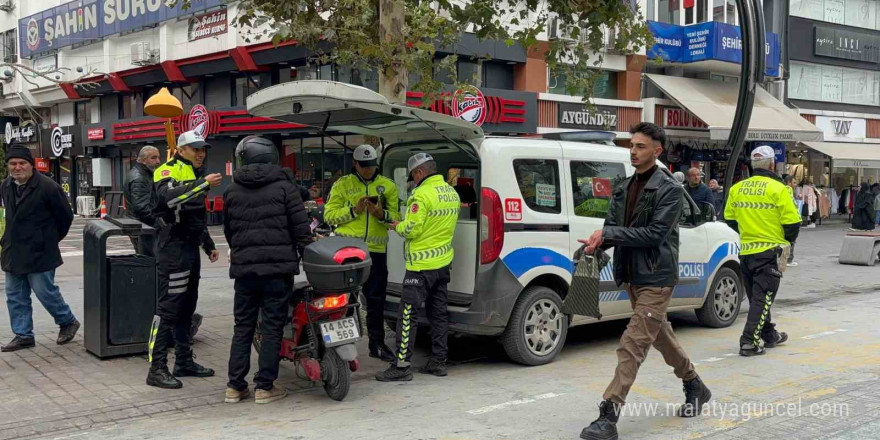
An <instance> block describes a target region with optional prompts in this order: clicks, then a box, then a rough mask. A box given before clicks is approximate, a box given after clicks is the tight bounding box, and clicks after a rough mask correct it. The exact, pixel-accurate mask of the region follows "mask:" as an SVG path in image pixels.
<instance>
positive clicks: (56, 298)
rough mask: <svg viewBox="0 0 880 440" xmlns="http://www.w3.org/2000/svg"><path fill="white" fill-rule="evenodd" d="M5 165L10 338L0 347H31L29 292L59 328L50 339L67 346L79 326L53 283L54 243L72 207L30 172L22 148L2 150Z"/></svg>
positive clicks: (0, 257)
mask: <svg viewBox="0 0 880 440" xmlns="http://www.w3.org/2000/svg"><path fill="white" fill-rule="evenodd" d="M6 165H7V166H8V168H9V177H7V178H6V179H4V180H3V183H0V196H2V199H3V206H4V207H5V208H6V230H5V231H4V232H3V237H2V239H0V246H2V247H3V250H2V252H0V262H2V268H3V272H5V274H6V307H7V309H8V310H9V322H10V324H11V326H12V332H13V333H14V334H15V337H13V338H12V341H10V342H9V343H8V344H6V345H4V346H2V347H0V351H4V352H8V351H16V350H21V349H24V348H32V347H33V346H34V344H35V342H34V319H33V308H32V306H31V291H33V292H34V294H36V296H37V299H38V300H39V301H40V303H41V304H42V305H43V307H44V308H45V309H46V311H47V312H49V314H50V315H52V318H54V319H55V324H57V325H58V326H59V327H60V328H61V330H60V331H59V332H58V339H57V340H56V341H55V342H56V343H57V344H58V345H63V344H67V343H68V342H70V341H72V340H73V338H74V336H76V332H77V331H78V330H79V327H80V324H79V321H77V319H76V316H74V315H73V312H72V311H71V310H70V306H68V305H67V303H66V302H65V301H64V297H63V296H61V290H60V289H59V288H58V286H57V285H56V284H55V269H57V268H58V266H61V265H62V264H64V261H62V259H61V249H60V248H59V247H58V243H59V242H60V241H61V240H63V239H64V237H65V236H67V232H68V231H69V230H70V225H71V223H73V211H72V210H71V209H70V203H68V201H67V196H65V195H64V191H63V190H62V189H61V186H59V185H58V184H57V183H55V182H53V181H52V179H50V178H48V177H46V176H44V175H42V174H40V173H39V172H35V171H34V158H33V156H32V155H31V150H29V149H28V148H27V147H24V146H20V145H16V144H11V145H10V146H9V147H8V148H7V150H6Z"/></svg>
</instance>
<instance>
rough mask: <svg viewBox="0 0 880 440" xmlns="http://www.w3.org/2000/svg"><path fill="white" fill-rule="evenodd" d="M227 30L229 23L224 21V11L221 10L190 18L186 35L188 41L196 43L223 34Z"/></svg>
mask: <svg viewBox="0 0 880 440" xmlns="http://www.w3.org/2000/svg"><path fill="white" fill-rule="evenodd" d="M227 30H229V22H228V21H227V19H226V9H221V10H219V11H214V12H209V13H207V14H202V15H196V16H195V17H193V18H190V19H189V30H188V32H187V35H188V36H189V41H196V40H201V39H202V38H210V37H216V36H217V35H222V34H225V33H226V31H227Z"/></svg>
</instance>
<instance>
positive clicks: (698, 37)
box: [648, 21, 780, 76]
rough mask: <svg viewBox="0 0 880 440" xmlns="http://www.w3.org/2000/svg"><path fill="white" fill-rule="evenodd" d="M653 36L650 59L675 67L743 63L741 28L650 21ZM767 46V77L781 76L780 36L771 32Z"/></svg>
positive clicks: (727, 25) (718, 24)
mask: <svg viewBox="0 0 880 440" xmlns="http://www.w3.org/2000/svg"><path fill="white" fill-rule="evenodd" d="M648 30H650V31H651V33H652V34H653V35H654V42H655V43H654V46H652V47H651V49H650V50H648V57H649V58H660V59H662V60H664V61H669V62H673V63H694V62H698V61H707V60H719V61H727V62H731V63H737V64H739V63H742V32H741V31H740V28H739V27H738V26H733V25H730V24H727V23H721V22H716V21H710V22H705V23H699V24H693V25H690V26H677V25H672V24H666V23H659V22H655V21H648ZM764 41H765V43H764V62H765V67H766V69H765V71H764V72H765V73H766V74H767V75H768V76H779V60H780V44H779V35H777V34H774V33H772V32H768V33H767V34H766V36H765V40H764Z"/></svg>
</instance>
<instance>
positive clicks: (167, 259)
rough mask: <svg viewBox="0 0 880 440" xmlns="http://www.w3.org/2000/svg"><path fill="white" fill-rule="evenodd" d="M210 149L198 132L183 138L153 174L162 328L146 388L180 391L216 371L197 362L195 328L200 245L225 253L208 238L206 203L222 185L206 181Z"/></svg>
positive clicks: (153, 345)
mask: <svg viewBox="0 0 880 440" xmlns="http://www.w3.org/2000/svg"><path fill="white" fill-rule="evenodd" d="M208 148H211V146H210V145H209V144H208V143H207V142H205V139H204V138H203V137H202V136H201V135H199V134H198V133H197V132H195V131H187V132H185V133H182V134H181V135H180V137H179V138H178V141H177V154H175V155H174V157H173V158H171V160H169V161H168V162H166V163H164V164H162V166H160V167H159V168H157V169H156V171H155V172H154V173H153V181H154V182H155V186H156V199H157V200H156V207H155V209H154V210H153V215H154V217H155V219H156V225H157V226H158V228H159V255H158V258H157V260H158V261H157V263H158V272H159V306H158V311H157V314H158V315H159V318H160V322H159V326H158V328H157V329H156V331H155V334H154V335H151V340H150V362H151V366H150V372H149V374H148V375H147V385H151V386H155V387H159V388H180V387H182V386H183V383H181V382H180V380H178V379H177V377H182V376H197V377H208V376H213V375H214V370H212V369H210V368H205V367H203V366H201V365H199V364H197V363H195V362H194V361H193V353H192V343H191V341H190V337H189V336H190V331H191V330H190V328H191V325H192V320H193V313H194V312H195V310H196V302H197V301H198V295H199V278H200V275H199V274H200V270H201V258H200V256H199V246H200V245H201V246H202V248H203V249H204V251H205V253H206V254H208V256H209V259H210V261H211V262H212V263H213V262H215V261H217V259H218V257H219V256H220V253H219V252H218V251H217V248H216V247H215V246H214V241H213V240H211V236H210V235H209V234H208V229H207V223H206V221H205V217H206V210H205V197H206V196H207V194H208V190H209V189H210V188H211V187H217V186H219V185H220V182H221V181H222V176H221V175H220V174H219V173H212V174H208V175H207V176H204V177H203V176H202V175H203V170H202V165H203V164H204V162H205V156H206V154H207V152H206V150H207V149H208ZM172 339H173V340H174V345H175V348H174V355H175V362H174V375H173V376H172V375H171V373H170V372H169V371H168V347H169V345H170V343H171V341H172Z"/></svg>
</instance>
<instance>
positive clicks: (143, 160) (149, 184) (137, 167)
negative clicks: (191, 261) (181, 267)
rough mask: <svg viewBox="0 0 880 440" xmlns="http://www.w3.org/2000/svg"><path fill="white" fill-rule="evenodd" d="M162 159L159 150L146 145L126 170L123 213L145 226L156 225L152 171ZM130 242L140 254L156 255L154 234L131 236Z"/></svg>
mask: <svg viewBox="0 0 880 440" xmlns="http://www.w3.org/2000/svg"><path fill="white" fill-rule="evenodd" d="M160 163H162V160H161V159H160V158H159V150H158V149H157V148H156V147H153V146H151V145H147V146H145V147H143V148H141V151H140V152H139V153H138V158H137V162H135V164H134V165H133V166H132V167H131V169H130V170H129V171H128V176H126V177H125V186H124V187H123V192H122V193H123V196H124V197H125V214H126V216H128V217H130V218H133V219H135V220H137V221H139V222H141V223H143V224H145V225H147V226H150V227H154V228H155V227H156V219H155V218H154V217H153V208H155V207H156V190H155V188H154V187H153V172H154V171H156V168H157V167H158V166H159V164H160ZM131 244H132V245H134V249H135V251H137V253H139V254H141V255H148V256H151V257H155V256H156V249H155V246H156V237H155V236H154V235H146V234H145V235H142V236H132V237H131Z"/></svg>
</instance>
